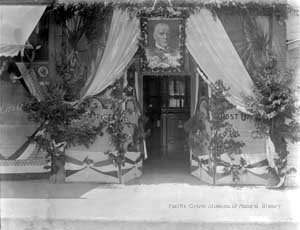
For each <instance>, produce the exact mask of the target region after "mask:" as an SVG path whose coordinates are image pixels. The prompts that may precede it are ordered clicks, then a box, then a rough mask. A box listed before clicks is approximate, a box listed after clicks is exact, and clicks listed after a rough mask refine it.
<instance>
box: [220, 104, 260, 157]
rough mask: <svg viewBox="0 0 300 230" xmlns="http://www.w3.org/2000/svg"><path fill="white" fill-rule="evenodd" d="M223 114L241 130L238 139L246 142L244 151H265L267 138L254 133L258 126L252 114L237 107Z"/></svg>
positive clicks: (247, 152) (251, 152) (248, 152)
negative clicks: (245, 112) (256, 135)
mask: <svg viewBox="0 0 300 230" xmlns="http://www.w3.org/2000/svg"><path fill="white" fill-rule="evenodd" d="M221 116H225V119H226V120H227V121H228V122H229V123H230V124H232V125H233V127H234V128H235V129H236V130H237V131H238V132H239V134H240V137H239V138H238V139H239V140H240V141H243V142H244V143H245V146H244V147H243V149H242V150H243V153H245V154H263V153H265V139H263V138H257V137H255V135H254V134H253V132H254V131H255V130H256V127H255V124H254V121H253V119H252V117H251V116H250V115H248V114H244V113H241V112H240V111H238V110H237V109H231V110H229V111H228V112H227V113H226V114H223V115H221Z"/></svg>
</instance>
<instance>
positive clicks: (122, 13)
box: [82, 9, 140, 98]
mask: <svg viewBox="0 0 300 230" xmlns="http://www.w3.org/2000/svg"><path fill="white" fill-rule="evenodd" d="M139 33H140V29H139V20H138V19H137V18H136V17H130V15H129V13H128V11H127V10H122V9H115V10H114V13H113V18H112V22H111V26H110V31H109V34H108V38H107V42H106V46H105V50H104V53H103V56H102V58H101V61H100V62H99V65H98V67H96V68H95V72H94V73H93V74H92V75H91V76H90V78H89V79H88V81H87V83H86V85H85V87H84V88H83V91H82V98H85V97H88V96H93V95H96V94H99V93H100V92H101V91H103V90H104V89H105V88H106V87H107V86H109V85H111V84H112V83H113V82H114V81H115V80H116V79H118V78H119V77H121V76H122V74H123V71H124V70H125V68H126V67H127V65H128V63H129V62H130V61H131V59H132V58H133V56H134V54H135V53H136V51H137V49H138V45H137V42H138V38H139Z"/></svg>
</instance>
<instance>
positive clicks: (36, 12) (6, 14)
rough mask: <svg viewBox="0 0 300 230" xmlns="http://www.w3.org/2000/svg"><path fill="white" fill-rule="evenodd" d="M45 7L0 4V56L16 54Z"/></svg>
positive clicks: (23, 45) (23, 44)
mask: <svg viewBox="0 0 300 230" xmlns="http://www.w3.org/2000/svg"><path fill="white" fill-rule="evenodd" d="M45 9H46V6H45V5H39V6H24V5H22V6H21V5H1V6H0V56H16V55H17V54H18V53H19V51H21V50H23V49H24V47H25V43H26V41H27V39H28V38H29V36H30V34H31V32H32V31H33V29H34V27H35V26H36V24H37V23H38V21H39V19H40V18H41V16H42V14H43V13H44V11H45Z"/></svg>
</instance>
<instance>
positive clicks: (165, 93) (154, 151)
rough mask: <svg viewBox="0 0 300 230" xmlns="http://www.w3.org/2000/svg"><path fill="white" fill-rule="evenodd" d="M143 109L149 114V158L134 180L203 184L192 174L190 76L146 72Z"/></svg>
mask: <svg viewBox="0 0 300 230" xmlns="http://www.w3.org/2000/svg"><path fill="white" fill-rule="evenodd" d="M143 90H144V91H143V93H144V96H143V98H144V102H143V103H144V104H143V107H144V112H145V115H146V116H147V117H148V119H149V120H148V122H147V124H146V127H145V128H146V130H147V129H148V130H150V135H149V136H148V137H147V139H146V145H147V153H148V159H146V160H144V163H143V164H144V167H143V176H142V177H141V178H138V179H136V180H133V181H131V182H130V183H131V184H160V183H189V184H201V182H200V181H199V180H198V179H197V178H195V177H193V176H192V175H191V174H190V161H189V148H188V133H186V132H185V131H184V123H185V122H186V121H187V120H188V119H189V117H190V77H189V76H153V75H151V76H149V75H147V76H144V78H143Z"/></svg>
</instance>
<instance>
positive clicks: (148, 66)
mask: <svg viewBox="0 0 300 230" xmlns="http://www.w3.org/2000/svg"><path fill="white" fill-rule="evenodd" d="M141 23H142V44H143V45H142V51H143V53H142V54H143V55H142V59H141V60H142V70H143V71H144V72H182V71H183V64H184V44H185V29H184V19H183V18H162V17H153V18H145V19H144V20H143V21H142V22H141Z"/></svg>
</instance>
